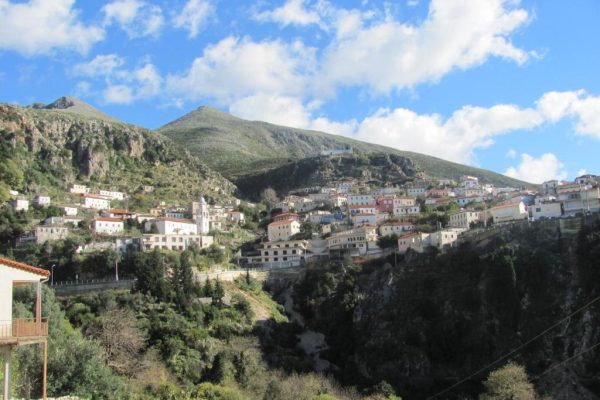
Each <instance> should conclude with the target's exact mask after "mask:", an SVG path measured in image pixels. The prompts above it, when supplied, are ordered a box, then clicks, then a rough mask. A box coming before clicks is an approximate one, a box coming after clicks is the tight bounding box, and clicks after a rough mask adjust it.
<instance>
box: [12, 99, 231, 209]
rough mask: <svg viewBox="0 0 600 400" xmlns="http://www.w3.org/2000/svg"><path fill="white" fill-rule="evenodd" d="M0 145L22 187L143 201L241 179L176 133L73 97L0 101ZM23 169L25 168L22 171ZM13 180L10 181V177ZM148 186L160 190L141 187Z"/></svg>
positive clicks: (220, 190)
mask: <svg viewBox="0 0 600 400" xmlns="http://www.w3.org/2000/svg"><path fill="white" fill-rule="evenodd" d="M0 135H1V136H0V144H1V145H2V150H3V157H6V158H9V159H10V160H11V161H10V165H11V167H14V168H12V169H13V170H16V171H17V172H18V173H15V175H14V179H4V184H5V187H4V191H6V186H9V187H10V188H11V189H16V190H18V191H19V192H25V193H27V192H29V193H45V194H49V195H51V196H56V195H60V194H62V193H64V192H65V191H67V189H68V186H69V185H70V184H71V183H73V182H81V183H85V184H88V185H90V186H91V187H92V189H97V188H100V187H102V188H108V187H110V188H114V189H119V190H123V191H126V192H128V193H131V194H133V193H136V192H137V193H138V194H139V196H138V197H143V199H140V198H138V200H140V202H146V203H150V202H152V201H154V200H155V199H163V200H177V201H187V200H189V199H190V198H192V197H195V196H197V195H198V194H200V193H203V194H206V195H209V196H216V195H220V196H223V195H225V196H229V195H230V194H231V193H232V192H233V191H234V190H235V187H234V185H233V184H232V183H231V182H229V181H228V180H226V179H225V178H223V177H222V176H221V175H220V174H218V173H216V172H214V171H212V170H211V169H210V168H208V167H207V166H206V165H205V164H203V163H202V162H201V161H200V160H199V159H198V158H197V157H195V156H192V155H190V154H189V153H188V152H187V151H185V150H183V149H181V148H180V147H179V146H178V145H176V144H175V143H173V142H172V141H171V140H170V139H168V138H166V137H164V136H162V135H161V134H159V133H156V132H152V131H149V130H147V129H144V128H140V127H137V126H133V125H129V124H125V123H123V122H119V121H117V120H115V119H113V118H112V117H110V116H108V115H106V114H104V113H102V112H100V111H98V110H96V109H94V108H93V107H91V106H89V105H87V104H85V103H84V102H82V101H80V100H77V99H72V98H64V97H63V98H60V99H58V100H57V101H55V102H54V103H52V104H50V105H47V106H42V105H39V104H36V105H33V106H30V107H19V106H14V105H8V104H0ZM19 171H22V173H20V172H19ZM11 180H12V182H9V181H11ZM143 185H152V186H154V188H155V190H154V192H153V193H150V194H142V193H141V188H142V186H143Z"/></svg>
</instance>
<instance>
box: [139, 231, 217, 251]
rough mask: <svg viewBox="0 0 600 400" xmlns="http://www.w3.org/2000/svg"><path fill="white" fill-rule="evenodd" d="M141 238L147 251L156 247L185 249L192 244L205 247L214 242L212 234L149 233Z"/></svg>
mask: <svg viewBox="0 0 600 400" xmlns="http://www.w3.org/2000/svg"><path fill="white" fill-rule="evenodd" d="M141 240H142V243H141V246H142V248H143V249H144V250H145V251H151V250H154V249H159V250H177V251H183V250H186V249H188V248H189V247H190V246H192V245H194V246H198V247H200V248H201V249H205V248H207V247H210V246H211V245H212V244H213V243H214V238H213V237H212V236H207V235H197V234H169V235H164V234H147V235H143V236H142V239H141Z"/></svg>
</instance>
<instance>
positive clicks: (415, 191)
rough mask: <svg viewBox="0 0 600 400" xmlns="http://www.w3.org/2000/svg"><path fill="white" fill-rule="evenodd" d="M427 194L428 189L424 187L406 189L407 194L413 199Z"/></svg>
mask: <svg viewBox="0 0 600 400" xmlns="http://www.w3.org/2000/svg"><path fill="white" fill-rule="evenodd" d="M426 192H427V189H426V188H424V187H412V188H407V189H406V193H407V194H408V195H409V196H413V197H419V196H424V195H425V193H426Z"/></svg>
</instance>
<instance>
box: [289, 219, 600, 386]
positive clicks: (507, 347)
mask: <svg viewBox="0 0 600 400" xmlns="http://www.w3.org/2000/svg"><path fill="white" fill-rule="evenodd" d="M588 223H591V222H589V221H588ZM480 246H481V247H477V248H474V247H472V246H470V245H465V246H463V247H462V248H460V249H458V250H456V251H454V252H451V253H449V254H433V255H422V256H417V255H415V254H409V255H407V256H406V258H405V259H402V257H399V259H398V266H397V267H393V266H392V265H393V264H394V262H393V256H390V257H388V259H383V260H374V261H371V262H367V263H365V264H362V265H361V266H357V265H352V264H351V263H350V262H349V261H348V260H346V261H345V262H331V263H329V264H327V265H313V266H309V267H308V268H307V273H306V275H305V277H304V279H303V280H301V281H300V282H298V283H297V284H296V285H295V286H294V292H293V299H294V304H296V305H297V309H298V311H299V312H301V314H302V316H304V318H305V319H306V322H307V324H308V327H309V328H310V329H312V330H314V331H317V332H321V333H323V334H325V337H326V341H327V345H328V349H327V350H326V351H324V352H322V353H321V357H322V358H324V359H326V360H328V361H330V362H331V363H333V364H334V365H336V366H337V367H338V368H339V370H337V372H336V374H335V375H336V376H337V377H338V378H339V379H340V380H341V381H342V382H343V383H346V384H359V385H361V386H365V387H369V386H372V385H375V384H377V383H378V382H381V381H386V382H389V383H390V384H392V385H393V388H394V390H396V391H397V392H398V393H399V394H402V395H403V396H404V395H406V397H409V398H420V397H427V396H430V395H432V394H434V393H436V392H438V391H440V390H443V389H445V388H446V387H448V386H450V383H451V382H452V380H447V379H445V378H446V377H458V378H462V377H466V376H469V375H470V374H471V373H473V372H474V371H477V370H478V369H480V368H482V367H483V366H485V365H488V364H489V363H491V362H492V361H495V360H496V359H498V358H499V357H501V356H502V355H504V354H507V353H509V352H510V351H511V350H513V349H515V348H517V347H518V346H519V345H520V344H522V343H524V342H526V341H527V340H528V339H530V338H533V337H535V336H536V335H537V334H539V333H540V332H543V331H544V330H545V329H547V328H548V327H550V326H552V325H553V324H555V323H556V322H558V321H560V320H561V319H562V318H563V317H564V316H566V315H568V314H569V313H570V312H573V311H575V310H578V309H579V308H580V307H582V306H583V305H585V304H586V303H588V302H589V301H591V300H593V299H595V298H597V297H598V296H599V295H600V272H599V271H600V270H599V269H598V267H597V266H598V263H597V257H598V256H599V255H600V224H598V222H596V223H595V225H594V226H588V227H585V228H584V229H583V231H582V232H581V233H580V234H579V235H578V236H571V237H564V236H562V235H560V231H557V225H554V226H553V227H552V226H550V225H548V226H545V225H543V224H534V225H531V226H526V225H523V226H520V227H505V228H504V229H503V230H500V231H499V232H498V233H497V234H496V235H495V236H491V237H490V238H489V239H488V240H486V241H482V242H481V245H480ZM315 282H318V284H315ZM599 307H600V306H599V305H598V304H597V303H596V304H593V305H592V306H591V307H589V308H587V309H586V310H585V312H580V313H577V314H575V315H573V316H572V318H570V319H569V321H568V323H565V324H563V325H561V326H560V327H557V328H556V329H554V330H552V331H551V332H549V333H547V334H545V335H543V336H542V337H541V338H540V339H538V340H535V341H533V342H532V343H531V344H529V345H527V346H526V347H524V348H523V349H522V350H520V351H519V352H517V353H515V354H513V355H512V357H511V360H514V361H516V362H518V363H520V364H522V365H523V366H525V367H526V368H527V370H528V371H530V372H531V374H532V375H533V376H537V375H539V374H542V373H543V372H544V371H546V370H547V369H549V368H551V367H552V366H553V365H556V364H557V363H560V362H562V361H564V360H565V359H567V358H568V357H569V356H570V355H572V354H576V353H578V352H580V351H584V350H585V349H586V348H588V347H589V346H590V345H591V344H594V343H598V342H599V341H600V312H599V310H600V308H599ZM583 336H585V337H586V338H588V339H586V341H587V342H586V343H587V344H583V343H582V342H581V339H580V338H582V337H583ZM567 349H568V350H567ZM598 355H599V353H598V350H597V349H596V350H593V351H590V352H588V353H585V354H583V355H582V356H581V357H578V358H576V359H574V360H573V361H571V362H569V363H568V366H565V369H563V368H560V369H557V370H556V371H554V372H553V373H552V374H548V375H545V376H544V377H543V378H541V379H539V380H536V381H535V382H534V383H535V385H536V387H537V389H538V391H539V392H541V393H544V392H547V393H551V394H552V393H555V392H561V393H563V395H565V396H566V395H567V394H568V393H578V390H579V391H585V390H584V389H582V388H581V386H578V385H577V384H573V385H572V386H569V387H564V386H563V385H561V384H559V383H557V377H559V376H562V375H561V374H567V371H568V374H570V375H569V376H571V377H572V382H576V381H577V379H578V377H588V376H598V373H599V372H600V362H599V360H600V357H599V356H598ZM496 366H497V365H496ZM492 367H494V366H492ZM567 367H568V369H566V368H567ZM487 373H489V370H487V371H486V374H487ZM503 374H504V375H506V374H509V375H510V374H516V372H515V369H514V368H510V369H509V371H508V372H507V371H504V372H502V373H499V374H496V375H493V376H492V378H494V377H496V378H502V376H504V375H503ZM453 379H454V380H456V378H453ZM483 379H484V376H483V374H482V375H480V376H477V377H475V378H474V379H473V380H471V381H469V382H467V383H465V384H463V385H460V386H458V387H457V388H455V389H454V390H453V391H451V392H449V393H446V394H445V396H446V397H443V398H469V396H471V397H472V396H476V395H477V394H478V393H480V392H481V391H482V390H481V388H480V386H479V385H477V384H476V383H477V381H478V380H479V382H481V381H482V380H483ZM569 379H571V378H569ZM493 381H494V380H493V379H492V381H490V382H489V384H486V388H487V389H486V390H488V392H487V393H488V394H489V396H492V393H495V391H497V390H500V389H494V387H495V386H494V385H495V384H493V383H492V382H493ZM593 382H597V380H593ZM590 384H592V383H590ZM523 390H525V389H523ZM482 398H509V397H493V396H492V397H482ZM513 398H527V397H513Z"/></svg>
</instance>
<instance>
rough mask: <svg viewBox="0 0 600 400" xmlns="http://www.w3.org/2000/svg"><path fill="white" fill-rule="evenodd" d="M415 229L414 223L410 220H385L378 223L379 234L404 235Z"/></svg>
mask: <svg viewBox="0 0 600 400" xmlns="http://www.w3.org/2000/svg"><path fill="white" fill-rule="evenodd" d="M414 229H415V226H414V224H411V223H410V222H400V221H387V222H384V223H383V224H381V225H379V234H380V235H381V236H389V235H394V234H396V235H404V234H406V233H408V232H412V231H413V230H414Z"/></svg>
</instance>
